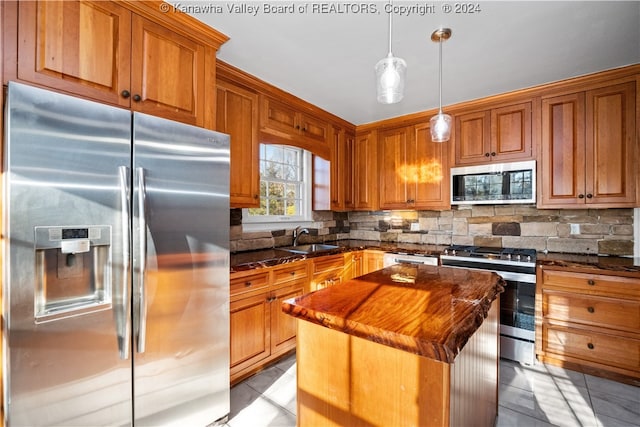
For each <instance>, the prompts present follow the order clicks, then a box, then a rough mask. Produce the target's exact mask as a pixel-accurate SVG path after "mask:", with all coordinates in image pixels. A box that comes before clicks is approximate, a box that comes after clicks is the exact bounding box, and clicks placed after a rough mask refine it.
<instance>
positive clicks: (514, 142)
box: [454, 102, 535, 165]
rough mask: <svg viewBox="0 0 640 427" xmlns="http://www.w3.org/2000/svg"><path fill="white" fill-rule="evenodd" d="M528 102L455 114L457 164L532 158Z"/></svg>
mask: <svg viewBox="0 0 640 427" xmlns="http://www.w3.org/2000/svg"><path fill="white" fill-rule="evenodd" d="M531 132H532V130H531V102H524V103H520V104H514V105H508V106H504V107H498V108H493V109H490V110H484V111H476V112H470V113H465V114H461V115H458V116H456V117H455V132H454V139H455V162H456V165H467V164H480V163H487V162H505V161H515V160H527V159H532V158H534V156H535V152H534V150H533V145H532V134H531Z"/></svg>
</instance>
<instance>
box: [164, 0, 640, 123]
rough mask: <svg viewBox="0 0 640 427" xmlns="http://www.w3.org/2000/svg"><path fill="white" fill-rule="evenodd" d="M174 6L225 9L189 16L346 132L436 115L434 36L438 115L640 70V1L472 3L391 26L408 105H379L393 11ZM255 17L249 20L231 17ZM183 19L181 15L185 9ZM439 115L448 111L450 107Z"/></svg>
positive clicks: (248, 67)
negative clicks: (440, 39)
mask: <svg viewBox="0 0 640 427" xmlns="http://www.w3.org/2000/svg"><path fill="white" fill-rule="evenodd" d="M172 3H173V4H174V6H178V5H180V7H182V8H184V7H186V6H194V5H197V6H207V5H209V6H210V5H214V6H221V7H222V8H223V12H222V13H214V12H213V11H212V10H211V9H210V10H209V12H205V13H191V15H193V16H195V17H196V18H198V19H200V20H201V21H203V22H205V23H207V24H208V25H210V26H212V27H213V28H215V29H217V30H218V31H220V32H222V33H224V34H226V35H227V36H229V37H230V40H229V41H228V42H227V43H225V44H224V45H223V46H222V47H221V49H220V51H219V52H218V58H220V59H222V60H223V61H225V62H227V63H229V64H232V65H234V66H236V67H238V68H240V69H242V70H244V71H246V72H248V73H250V74H252V75H254V76H257V77H259V78H260V79H262V80H265V81H267V82H269V83H271V84H273V85H275V86H277V87H279V88H281V89H283V90H285V91H287V92H289V93H291V94H293V95H296V96H298V97H299V98H302V99H305V100H307V101H309V102H311V103H312V104H314V105H317V106H319V107H321V108H323V109H325V110H327V111H329V112H331V113H333V114H335V115H337V116H339V117H342V118H343V119H346V120H348V121H350V122H351V123H353V124H363V123H368V122H373V121H377V120H381V119H385V118H390V117H396V116H399V115H403V114H408V113H413V112H417V111H424V110H428V109H432V108H436V107H437V105H438V74H437V73H438V44H437V43H434V42H432V41H431V39H430V36H431V33H432V32H433V31H434V30H435V29H437V28H439V27H449V28H451V29H452V31H453V35H452V37H451V39H450V40H448V41H447V42H445V43H444V45H443V70H444V76H443V95H442V96H443V104H444V105H445V106H446V105H448V104H455V103H457V102H461V101H467V100H471V99H476V98H482V97H485V96H489V95H493V94H498V93H503V92H507V91H511V90H515V89H521V88H526V87H531V86H535V85H539V84H542V83H547V82H552V81H557V80H562V79H565V78H569V77H574V76H579V75H583V74H588V73H592V72H596V71H601V70H605V69H610V68H616V67H620V66H624V65H629V64H635V63H640V1H626V2H625V1H601V2H598V1H532V2H521V1H479V2H472V3H473V4H478V5H479V8H480V11H479V12H476V13H473V14H456V13H444V12H443V8H444V7H446V6H445V4H446V5H448V6H452V7H453V6H454V5H455V3H454V2H439V1H432V2H424V1H400V0H395V1H393V6H395V7H399V6H416V5H417V6H424V5H430V6H431V8H432V10H434V13H427V14H424V15H422V16H421V15H419V14H412V15H410V16H404V15H399V14H394V15H393V53H394V55H395V56H398V57H401V58H403V59H404V60H405V61H406V62H407V81H406V84H405V96H404V99H403V100H402V101H401V102H400V103H398V104H393V105H382V104H379V103H378V102H377V101H376V86H375V73H374V66H375V64H376V62H377V61H378V60H380V59H381V58H383V57H384V56H386V54H387V51H388V15H387V13H386V12H385V7H386V5H388V1H373V2H367V4H373V5H375V8H376V9H377V11H378V13H355V12H354V11H353V10H354V9H355V6H351V9H347V8H348V5H354V4H356V5H357V4H361V2H357V1H349V0H347V1H344V2H340V1H323V0H316V1H295V2H292V1H273V0H271V1H269V0H267V1H258V2H254V1H244V2H243V1H239V0H237V1H227V2H223V1H200V2H198V1H183V2H177V1H172ZM265 3H268V4H269V5H271V6H273V5H284V6H288V5H291V4H294V7H295V8H296V10H297V9H298V7H300V6H302V5H304V4H308V6H306V7H308V8H309V10H310V11H311V9H312V8H313V7H314V4H315V5H319V6H316V7H341V8H342V9H341V10H343V11H344V10H349V13H311V12H310V11H309V12H307V13H300V12H297V11H296V12H295V13H293V14H290V13H281V14H274V13H271V14H265V13H264V4H265ZM242 5H251V6H254V7H260V11H259V12H258V13H257V14H256V15H255V16H253V15H251V14H250V13H240V12H229V10H228V9H227V8H228V7H229V6H242ZM183 10H184V9H183ZM445 110H446V108H445Z"/></svg>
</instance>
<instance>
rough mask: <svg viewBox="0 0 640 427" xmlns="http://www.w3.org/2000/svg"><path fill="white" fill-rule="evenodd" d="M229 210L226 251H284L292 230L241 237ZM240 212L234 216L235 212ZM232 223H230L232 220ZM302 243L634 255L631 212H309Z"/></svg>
mask: <svg viewBox="0 0 640 427" xmlns="http://www.w3.org/2000/svg"><path fill="white" fill-rule="evenodd" d="M234 211H235V210H232V223H231V250H232V251H234V252H235V251H246V250H253V249H265V248H272V247H277V246H287V245H290V244H291V241H292V230H291V229H287V230H282V229H281V230H274V231H266V232H258V233H243V232H242V224H241V215H240V216H239V217H238V214H237V213H236V214H235V215H234ZM237 211H238V212H239V210H237ZM234 218H235V219H234ZM313 219H314V224H313V225H311V226H309V229H311V231H312V233H311V235H302V236H301V237H300V242H301V243H310V242H323V241H331V240H341V239H358V240H373V241H384V242H398V243H418V244H433V245H450V244H456V245H477V246H504V247H515V248H533V249H536V250H538V251H545V250H546V251H549V252H566V253H582V254H600V255H633V209H575V210H569V209H536V207H535V206H533V205H486V206H483V205H478V206H459V207H453V208H452V210H449V211H442V212H440V211H375V212H349V213H343V212H330V211H322V212H314V218H313Z"/></svg>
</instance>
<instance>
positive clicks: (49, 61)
mask: <svg viewBox="0 0 640 427" xmlns="http://www.w3.org/2000/svg"><path fill="white" fill-rule="evenodd" d="M19 8H20V9H19V25H18V31H19V40H20V42H19V46H18V78H19V79H20V80H24V81H28V82H32V83H36V84H39V85H43V86H47V87H50V88H54V89H59V90H62V91H65V92H68V93H71V94H75V95H79V96H82V97H86V98H91V99H93V100H97V101H101V102H106V103H110V104H115V105H120V106H123V107H129V105H130V102H131V101H130V99H129V98H124V97H122V96H121V94H120V93H121V91H123V90H129V88H130V69H131V68H130V58H131V13H130V12H129V11H128V10H127V9H124V8H122V7H120V6H119V5H118V3H117V2H106V1H98V2H92V1H83V2H79V1H66V0H65V1H25V2H20V3H19Z"/></svg>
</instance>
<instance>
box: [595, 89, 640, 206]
mask: <svg viewBox="0 0 640 427" xmlns="http://www.w3.org/2000/svg"><path fill="white" fill-rule="evenodd" d="M635 99H636V85H635V82H630V83H625V84H619V85H615V86H609V87H604V88H600V89H595V90H590V91H587V93H586V117H587V120H586V129H587V132H586V152H587V164H586V168H587V169H586V175H587V181H586V189H585V193H586V194H585V196H586V202H587V204H599V203H606V204H615V205H616V206H617V207H624V206H629V207H632V206H634V203H635V200H636V198H635V195H636V188H635V185H636V183H635V179H636V178H635V173H636V172H635V171H636V170H637V167H636V164H635V162H634V159H635V152H634V144H635V138H636V135H635V129H636V125H635Z"/></svg>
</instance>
